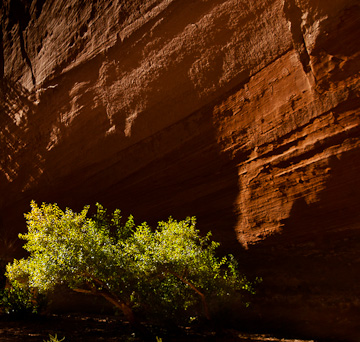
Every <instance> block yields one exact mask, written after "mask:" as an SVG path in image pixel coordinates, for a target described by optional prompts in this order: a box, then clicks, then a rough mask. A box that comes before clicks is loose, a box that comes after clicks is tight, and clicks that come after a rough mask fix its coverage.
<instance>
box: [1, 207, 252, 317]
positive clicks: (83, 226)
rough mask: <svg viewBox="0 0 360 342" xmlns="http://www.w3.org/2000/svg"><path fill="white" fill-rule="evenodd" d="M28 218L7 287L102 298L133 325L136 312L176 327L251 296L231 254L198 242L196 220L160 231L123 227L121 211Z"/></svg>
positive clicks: (54, 212) (39, 213) (53, 210)
mask: <svg viewBox="0 0 360 342" xmlns="http://www.w3.org/2000/svg"><path fill="white" fill-rule="evenodd" d="M31 208H32V210H31V212H30V213H28V214H26V215H25V217H26V219H27V226H28V232H27V233H26V234H20V235H19V236H20V238H22V239H24V240H26V241H27V242H26V244H25V245H24V248H25V249H26V250H27V251H28V252H29V253H30V256H29V257H28V258H26V259H21V260H14V262H13V263H12V264H8V265H7V268H6V269H7V272H6V275H7V277H8V278H9V280H10V282H19V284H24V285H23V286H25V287H29V288H30V289H35V290H36V291H38V292H39V293H47V292H49V291H51V290H53V289H54V288H55V286H56V285H58V284H66V285H68V286H69V287H70V288H71V289H73V290H74V291H77V292H82V293H87V294H93V295H98V296H102V297H104V298H105V299H106V300H108V301H109V302H110V303H112V304H113V305H114V306H115V307H117V308H119V309H120V310H121V311H122V312H123V314H124V315H125V317H126V318H127V319H128V320H129V321H130V322H131V323H135V312H138V313H140V314H142V315H143V316H145V317H148V318H151V317H160V319H161V318H162V319H163V317H169V318H171V319H173V320H174V321H180V320H183V319H185V320H188V319H189V317H194V316H198V315H203V316H205V317H206V318H208V319H209V318H210V315H211V310H210V307H209V299H211V302H214V299H215V298H218V299H220V300H221V298H223V297H226V298H228V297H229V296H232V295H235V294H239V293H240V292H241V290H243V291H250V292H251V291H252V288H251V286H250V284H249V282H248V281H247V280H246V278H245V277H243V276H241V275H240V274H239V272H238V268H237V262H236V260H235V259H234V257H232V256H231V255H228V256H225V257H222V258H218V257H217V256H216V253H215V252H216V249H217V247H218V246H219V243H217V242H214V241H211V238H210V237H211V235H210V233H209V234H207V235H206V236H205V237H201V236H200V234H199V231H198V230H197V229H196V228H195V218H190V217H189V218H187V219H185V220H183V221H176V220H174V219H172V218H170V219H169V220H168V221H167V222H159V224H158V226H157V229H155V230H153V229H151V228H150V227H149V226H148V225H147V224H146V223H142V224H140V225H135V223H134V219H133V217H132V216H130V217H129V218H128V219H127V221H126V222H125V223H124V224H123V223H122V222H121V215H120V210H115V211H114V213H113V214H112V215H108V214H107V212H106V210H105V209H104V208H103V207H102V206H101V205H99V204H98V205H97V213H96V215H95V216H94V217H92V218H89V217H87V214H88V210H89V207H85V208H84V209H83V210H82V211H81V212H80V213H75V212H73V211H72V210H70V209H66V211H62V210H61V209H60V208H59V207H58V206H57V205H56V204H43V205H42V206H41V207H39V206H38V205H37V204H36V203H35V202H32V203H31Z"/></svg>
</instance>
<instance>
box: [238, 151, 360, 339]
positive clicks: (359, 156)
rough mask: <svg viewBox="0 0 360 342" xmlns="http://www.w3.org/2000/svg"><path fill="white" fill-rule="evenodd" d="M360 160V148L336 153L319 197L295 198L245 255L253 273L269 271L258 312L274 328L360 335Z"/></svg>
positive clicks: (348, 336)
mask: <svg viewBox="0 0 360 342" xmlns="http://www.w3.org/2000/svg"><path fill="white" fill-rule="evenodd" d="M359 160H360V149H353V150H350V151H347V152H344V153H342V155H341V156H338V157H336V156H334V157H332V158H331V159H330V161H329V172H330V177H329V178H328V181H327V182H326V188H325V190H323V191H322V192H321V195H320V197H319V200H318V201H317V202H316V203H312V204H307V203H306V202H305V200H304V199H303V198H299V199H298V200H296V201H295V203H294V205H293V208H292V210H291V213H290V217H289V219H287V220H284V222H283V224H284V228H283V231H282V233H279V234H276V235H274V236H272V237H270V238H268V239H266V240H265V241H263V242H262V243H260V244H258V245H256V246H253V247H251V248H250V249H249V251H247V252H245V253H244V255H243V261H244V264H245V265H246V270H247V272H248V274H251V273H254V275H260V276H262V277H263V283H262V284H261V285H260V287H259V291H258V296H257V297H256V298H255V302H254V305H253V309H252V310H253V313H254V314H255V312H256V314H255V316H256V317H257V319H258V320H259V321H258V322H262V326H263V327H268V328H269V329H270V331H274V330H276V329H278V330H279V331H281V332H284V331H289V332H292V333H296V332H298V333H299V334H300V336H301V334H302V335H303V337H308V338H311V337H312V338H313V337H314V336H317V337H319V338H323V339H324V340H326V341H340V340H341V341H352V342H355V341H358V340H359V338H360V324H359V321H360V319H359V318H360V305H359V301H358V298H359V296H360V285H359V284H360V273H359V270H360V259H359V250H360V197H359V193H360V178H359V177H358V175H359V172H360V163H359ZM250 316H251V315H250ZM245 320H246V318H245ZM250 325H251V322H250ZM256 328H257V327H256Z"/></svg>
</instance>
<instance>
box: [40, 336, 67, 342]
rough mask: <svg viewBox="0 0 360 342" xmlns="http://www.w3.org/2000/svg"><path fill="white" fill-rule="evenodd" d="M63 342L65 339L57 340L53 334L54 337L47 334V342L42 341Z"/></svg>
mask: <svg viewBox="0 0 360 342" xmlns="http://www.w3.org/2000/svg"><path fill="white" fill-rule="evenodd" d="M64 340H65V337H63V338H62V339H61V340H59V339H58V337H57V334H55V335H54V336H52V335H50V334H49V339H48V340H44V342H62V341H64Z"/></svg>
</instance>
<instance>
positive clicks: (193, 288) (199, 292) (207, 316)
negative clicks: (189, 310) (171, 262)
mask: <svg viewBox="0 0 360 342" xmlns="http://www.w3.org/2000/svg"><path fill="white" fill-rule="evenodd" d="M166 272H167V273H169V274H172V275H173V276H175V277H176V278H178V279H180V280H181V281H182V282H183V283H184V284H186V285H189V286H190V288H191V289H192V290H193V291H195V292H196V293H197V294H198V295H199V296H200V297H201V301H202V304H203V307H204V314H205V317H206V318H207V319H208V320H210V313H209V308H208V305H207V302H206V298H205V295H204V294H203V293H202V292H201V291H199V289H197V288H196V287H195V286H194V285H193V284H191V283H190V282H189V281H188V280H186V279H185V278H183V277H182V276H180V275H179V274H177V273H175V272H172V271H166Z"/></svg>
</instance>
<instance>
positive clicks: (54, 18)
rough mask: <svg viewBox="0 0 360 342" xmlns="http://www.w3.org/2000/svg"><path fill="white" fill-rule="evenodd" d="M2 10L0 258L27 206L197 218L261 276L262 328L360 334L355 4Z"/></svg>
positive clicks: (11, 250)
mask: <svg viewBox="0 0 360 342" xmlns="http://www.w3.org/2000/svg"><path fill="white" fill-rule="evenodd" d="M0 13H1V18H2V19H1V28H2V34H1V35H0V76H1V78H2V81H1V103H0V106H1V107H0V108H1V117H0V123H1V125H0V141H1V150H0V191H1V194H2V196H1V197H0V220H1V221H0V222H1V227H0V228H1V234H2V241H1V243H2V250H3V251H4V252H3V254H4V256H3V258H11V257H13V256H14V255H16V254H17V253H18V248H17V247H16V246H17V244H18V242H17V240H16V235H17V233H18V232H19V231H23V230H25V222H24V220H23V216H22V213H23V212H26V211H28V209H29V201H30V200H31V199H35V200H37V201H38V202H41V201H46V202H57V203H58V204H59V205H61V206H69V207H72V208H74V209H77V210H78V209H80V208H81V207H82V206H83V205H85V204H93V203H94V202H96V201H99V202H100V203H102V204H104V206H106V207H109V208H110V209H111V208H115V207H119V208H122V210H123V211H124V213H125V214H128V213H133V214H134V216H135V217H136V218H138V220H139V221H140V220H148V221H149V222H151V223H155V222H156V221H158V220H161V219H166V218H167V217H168V216H169V215H173V216H175V217H178V218H182V217H184V216H186V215H196V216H197V217H198V225H199V227H200V228H201V229H202V230H203V231H207V230H209V229H211V230H212V231H213V235H214V237H215V239H217V240H220V241H221V242H222V248H223V249H224V250H225V251H232V252H233V253H236V254H237V255H238V256H241V258H242V260H243V264H244V268H245V270H246V271H247V272H248V273H249V274H253V275H254V276H255V275H260V276H262V277H263V279H264V282H263V285H262V286H261V288H260V290H259V291H260V292H259V293H260V294H259V295H260V297H259V298H261V300H260V299H259V300H258V302H256V303H254V305H253V311H252V312H251V313H247V315H248V316H249V317H251V319H254V320H262V321H263V322H268V323H269V324H271V325H273V326H280V327H281V326H284V325H286V326H287V327H289V329H290V330H291V331H297V332H300V333H303V334H308V335H309V336H310V335H312V336H315V335H316V336H320V337H326V338H328V337H336V338H342V339H349V340H354V341H355V340H357V338H359V336H358V335H357V332H358V328H359V327H358V325H357V324H358V323H357V322H358V320H359V312H360V301H359V295H360V288H359V285H358V284H359V283H360V282H359V280H360V279H359V270H360V259H359V256H358V250H359V246H360V220H359V219H360V217H359V216H360V199H359V196H358V194H359V190H360V181H359V179H360V178H359V176H358V175H359V173H360V162H359V160H360V139H359V137H360V127H359V123H360V120H359V104H360V98H359V89H360V82H359V70H360V58H359V57H360V52H359V51H360V48H359V44H358V40H359V37H360V5H359V3H358V1H356V0H341V1H340V0H334V1H331V2H329V1H325V0H312V1H310V0H261V1H260V0H254V1H239V0H207V1H206V0H203V1H190V0H189V1H184V0H149V1H137V0H132V1H125V0H124V1H117V2H113V1H105V0H103V1H101V0H94V1H88V2H86V1H80V0H72V1H62V0H54V1H48V0H33V1H32V2H29V1H25V0H5V1H3V2H2V3H1V4H0ZM359 330H360V329H359Z"/></svg>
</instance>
